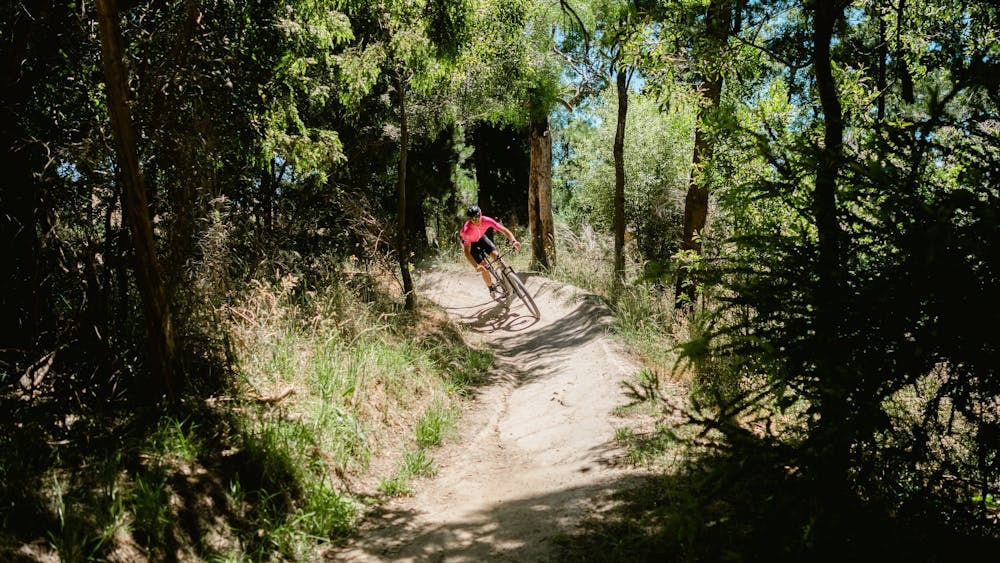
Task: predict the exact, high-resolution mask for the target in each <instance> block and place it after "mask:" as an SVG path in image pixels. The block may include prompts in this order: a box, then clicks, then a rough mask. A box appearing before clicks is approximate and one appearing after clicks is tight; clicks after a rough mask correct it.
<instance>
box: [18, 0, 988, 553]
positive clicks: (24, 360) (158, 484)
mask: <svg viewBox="0 0 1000 563" xmlns="http://www.w3.org/2000/svg"><path fill="white" fill-rule="evenodd" d="M0 21H2V26H0V28H2V35H0V38H2V40H0V64H2V65H3V72H2V78H0V80H2V81H3V83H2V86H0V143H2V145H3V146H2V147H0V159H2V162H0V169H2V170H4V172H5V181H4V182H3V183H2V185H0V212H2V213H0V236H2V239H3V241H4V245H5V248H6V249H7V251H6V253H5V256H6V259H5V260H4V263H5V267H4V268H3V269H2V271H0V338H2V340H0V411H2V412H3V415H2V417H0V418H2V425H3V428H2V431H0V523H2V532H0V557H2V558H11V559H13V558H15V557H21V558H22V559H24V560H34V559H41V558H43V556H44V554H46V553H55V554H57V555H58V557H60V558H61V559H63V560H74V561H75V560H104V559H109V558H111V559H114V558H119V559H122V560H127V559H134V558H146V559H150V560H175V559H184V558H191V559H205V560H208V559H220V560H223V559H224V560H230V559H238V560H242V559H249V560H309V559H313V558H315V556H316V553H317V550H318V549H321V548H320V547H317V546H322V545H324V544H329V543H335V542H337V541H341V540H343V538H345V537H348V536H349V535H350V534H351V533H353V530H354V526H355V524H356V518H357V517H358V514H359V513H360V512H361V511H362V508H361V507H362V506H363V505H364V504H365V503H366V502H375V501H373V500H371V499H361V498H358V497H357V496H355V495H352V490H351V486H350V484H351V483H352V482H353V480H356V479H359V478H360V477H359V476H360V475H364V474H365V472H366V471H367V470H368V469H369V464H370V462H371V459H372V458H373V457H376V456H377V455H378V454H379V452H380V450H381V449H383V448H389V447H393V448H394V447H396V445H395V444H393V445H392V446H389V445H387V444H389V443H390V442H387V441H386V442H382V441H380V439H381V438H379V437H378V436H379V432H378V431H376V430H375V429H374V428H375V426H368V425H369V424H371V425H375V424H376V422H375V421H377V420H379V419H381V420H383V421H384V420H387V419H398V420H400V421H406V423H407V424H410V426H417V427H419V424H417V422H418V421H417V419H418V418H419V417H420V416H421V413H426V412H431V411H432V410H433V409H437V408H440V409H441V410H440V412H442V413H444V412H452V411H451V410H449V409H450V407H448V406H447V405H448V404H449V401H453V400H454V401H458V400H460V399H461V397H463V396H465V395H467V393H468V389H469V388H471V387H474V386H475V385H478V384H481V383H482V381H481V378H482V374H483V372H484V371H485V370H487V369H488V367H489V362H490V359H489V353H488V351H483V350H477V349H475V347H474V346H470V345H469V344H468V343H467V342H466V341H465V340H464V339H463V337H462V335H461V334H460V333H458V332H457V331H456V330H455V329H454V327H450V326H448V325H447V323H445V322H443V321H442V320H441V316H440V314H439V313H436V312H434V311H433V310H432V308H431V307H429V306H428V305H427V304H426V303H423V302H422V301H421V300H420V295H419V292H418V291H417V290H416V289H415V284H414V281H413V279H412V278H413V276H414V275H419V272H420V269H421V268H426V267H433V264H434V261H435V260H440V259H442V258H441V257H442V256H445V257H454V256H457V255H458V254H459V253H460V249H459V247H458V239H457V232H458V229H459V228H460V226H461V224H462V222H463V221H464V209H465V208H466V206H468V205H469V204H472V203H478V204H480V205H481V206H482V207H483V209H484V211H485V213H486V214H487V215H490V216H493V217H496V218H498V219H500V220H501V221H502V222H503V223H505V224H507V225H510V226H513V227H515V228H516V229H517V231H518V233H523V234H519V236H520V237H521V240H522V241H523V242H524V248H525V250H526V251H527V253H528V254H529V256H527V257H526V258H525V260H527V261H530V262H528V264H527V267H528V268H530V269H531V270H533V271H536V272H538V273H539V275H548V276H551V277H553V278H559V279H563V280H565V281H569V282H571V283H576V284H579V285H581V286H582V287H584V288H585V289H587V290H588V291H592V292H594V293H596V294H598V295H600V296H601V298H602V299H604V300H605V302H606V303H608V305H609V306H610V307H611V308H612V310H613V311H614V312H615V314H616V316H617V318H618V319H619V321H618V323H619V325H621V324H628V323H629V322H633V323H635V326H638V325H639V324H641V330H640V335H641V338H640V340H645V341H649V342H654V343H655V344H654V345H651V346H655V347H656V348H657V349H652V348H650V349H643V350H641V351H640V352H639V353H640V354H641V355H642V357H643V360H644V362H645V365H646V369H644V371H643V374H642V375H641V378H640V380H638V381H637V383H636V384H635V386H634V387H631V389H630V391H631V396H632V398H633V399H634V400H635V401H636V402H637V403H644V404H647V405H651V406H652V408H654V409H655V411H656V412H657V413H658V414H657V415H658V416H660V417H662V420H663V421H666V420H671V421H676V420H678V417H679V418H680V419H681V420H683V423H679V424H675V423H671V424H666V423H665V422H664V423H663V424H660V425H658V426H657V429H656V430H654V431H651V432H649V433H646V434H644V435H641V436H634V437H633V439H632V441H631V442H630V446H631V447H634V448H639V449H641V448H654V447H655V448H679V449H682V450H683V451H684V452H685V454H684V456H683V461H682V462H678V463H676V464H673V465H672V466H669V467H665V466H656V470H657V471H658V472H659V474H661V475H662V478H660V479H654V480H651V482H650V483H649V485H648V490H643V491H641V492H640V493H639V494H638V496H637V497H636V498H632V499H629V500H628V502H626V510H625V512H623V514H622V515H621V516H620V518H618V519H614V521H609V522H607V523H604V524H600V523H595V524H594V526H593V528H592V530H591V531H592V532H593V533H592V535H590V536H587V537H583V538H577V539H576V543H572V544H571V545H569V546H568V547H567V550H568V551H567V558H568V559H586V558H588V557H589V558H596V559H601V560H605V556H606V557H607V558H608V559H617V560H677V561H694V560H719V559H721V558H728V559H734V560H748V561H753V560H768V561H773V560H803V559H810V560H811V559H815V558H820V559H830V560H843V559H846V558H852V559H861V560H881V559H887V558H902V557H907V558H911V559H915V560H920V561H941V560H961V559H964V558H965V556H966V555H969V556H971V554H974V553H981V552H983V550H992V551H994V552H995V551H996V549H997V547H998V539H1000V538H998V534H997V530H998V519H1000V500H998V498H997V496H998V494H1000V456H998V452H1000V377H998V374H997V367H998V366H1000V350H998V348H1000V339H998V337H997V331H996V329H995V328H994V327H995V326H997V325H998V324H1000V283H998V281H1000V249H998V248H1000V247H998V246H997V244H996V243H997V242H998V241H1000V178H998V174H1000V166H998V162H1000V41H998V36H997V35H998V31H997V30H1000V8H997V7H995V6H994V5H993V4H992V3H988V2H973V3H967V2H958V1H955V0H892V1H889V0H870V1H865V2H846V1H841V0H836V1H830V2H823V1H816V0H813V1H784V0H777V1H772V2H759V1H754V0H681V1H670V2H668V1H656V0H547V1H533V0H385V1H383V2H369V1H367V0H339V1H335V0H329V1H324V0H289V1H274V0H250V1H247V2H232V1H225V0H218V1H212V0H180V1H175V2H163V1H151V2H140V1H135V0H97V1H96V2H85V1H75V2H74V1H70V2H56V1H53V0H38V1H35V2H19V1H10V2H4V3H3V4H0ZM588 241H590V242H588ZM595 241H596V242H595ZM637 312H639V313H637ZM630 319H631V320H630ZM640 321H641V323H640ZM633 334H634V333H633ZM678 335H682V336H678ZM407 366H409V367H407ZM413 366H416V368H413ZM414 372H416V374H417V375H414ZM366 374H367V375H366ZM372 374H377V377H375V376H373V375H372ZM366 377H368V379H369V380H370V379H372V378H373V377H375V379H378V381H379V383H378V385H380V386H381V387H378V389H380V390H381V391H379V392H383V391H384V394H385V396H381V395H378V396H376V395H377V393H376V391H375V387H371V388H367V387H365V386H364V385H366V384H371V385H375V384H374V383H370V382H369V383H365V378H366ZM411 377H419V378H421V379H412V380H411V379H409V378H411ZM298 378H301V379H298ZM423 378H426V379H423ZM668 379H670V380H675V381H682V382H683V383H684V385H685V388H686V389H688V391H689V392H688V394H687V396H685V397H683V398H678V397H670V396H667V395H666V394H664V393H663V392H662V388H661V386H660V385H659V383H660V382H662V381H666V380H668ZM429 381H433V382H434V383H433V384H432V383H428V382H429ZM306 389H309V391H306ZM428 389H434V390H433V391H428ZM293 390H294V391H293ZM415 390H416V391H415ZM394 393H395V394H394ZM291 394H294V395H295V396H297V397H309V398H310V399H309V401H311V402H310V404H311V405H312V407H311V408H315V410H313V411H310V414H309V415H307V416H306V417H305V419H306V420H305V421H303V420H298V419H296V418H295V417H289V416H285V414H283V413H281V412H280V410H281V408H282V404H284V403H283V401H285V399H286V398H287V397H288V396H289V395H291ZM415 396H419V397H422V398H421V399H420V402H419V403H413V404H407V402H406V399H405V398H406V397H415ZM313 399H315V400H313ZM379 401H381V402H379ZM427 409H431V410H427ZM433 412H439V411H433ZM421 420H423V419H421ZM386 433H387V434H389V432H386ZM385 439H386V440H388V438H385ZM421 440H422V441H421ZM417 442H418V443H419V445H420V446H421V448H422V447H423V446H424V445H433V444H436V443H439V442H440V437H437V438H426V437H424V438H421V437H420V434H419V430H418V435H417ZM668 444H669V445H668ZM423 451H424V450H423V449H417V450H413V452H423ZM410 453H412V452H409V451H408V452H407V456H409V455H410ZM413 455H417V456H418V454H416V453H414V454H413ZM419 455H422V454H419ZM418 457H419V456H418ZM406 459H407V460H408V461H411V462H412V461H419V460H413V459H411V458H410V457H406ZM411 465H414V466H419V463H415V464H411ZM408 467H409V466H408ZM411 473H412V474H418V473H419V472H418V471H416V470H415V469H414V470H412V471H410V473H405V475H410V474H411ZM400 475H404V474H403V473H400V474H399V475H397V477H399V476H400ZM405 475H404V476H405ZM405 490H406V482H405V479H401V478H400V479H396V480H392V479H390V480H387V481H385V482H383V484H382V487H381V491H382V492H383V493H385V494H390V495H391V494H403V493H405ZM206 499H208V500H206ZM213 519H214V520H213ZM220 522H221V523H222V524H220ZM220 530H225V531H220ZM216 536H218V537H216ZM609 538H613V539H609Z"/></svg>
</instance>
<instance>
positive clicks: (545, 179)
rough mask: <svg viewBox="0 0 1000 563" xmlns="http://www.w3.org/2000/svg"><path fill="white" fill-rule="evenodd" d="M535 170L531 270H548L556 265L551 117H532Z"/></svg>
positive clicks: (531, 179)
mask: <svg viewBox="0 0 1000 563" xmlns="http://www.w3.org/2000/svg"><path fill="white" fill-rule="evenodd" d="M528 137H529V143H530V146H531V169H530V172H529V174H528V225H529V228H530V230H531V268H532V269H542V270H547V269H549V268H551V267H552V266H555V264H556V248H555V227H554V220H553V218H552V136H551V135H550V134H549V118H548V116H547V115H542V116H535V115H532V117H531V123H530V124H529V126H528Z"/></svg>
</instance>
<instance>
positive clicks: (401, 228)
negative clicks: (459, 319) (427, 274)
mask: <svg viewBox="0 0 1000 563" xmlns="http://www.w3.org/2000/svg"><path fill="white" fill-rule="evenodd" d="M396 88H397V93H398V94H399V180H398V183H397V186H396V193H397V195H398V196H399V206H398V208H397V213H396V220H397V226H398V228H397V232H396V254H397V257H398V260H399V274H400V276H401V277H402V279H403V295H404V296H405V299H406V301H405V304H404V306H403V308H404V309H405V310H407V311H412V310H413V306H414V292H413V278H412V277H410V253H409V248H408V244H407V238H408V236H407V231H406V228H407V225H406V152H407V147H408V145H409V142H410V140H409V139H410V133H409V128H408V127H409V124H408V122H407V119H406V78H405V77H404V76H403V71H402V70H399V71H398V72H397V74H396Z"/></svg>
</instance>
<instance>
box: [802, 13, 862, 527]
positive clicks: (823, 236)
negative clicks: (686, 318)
mask: <svg viewBox="0 0 1000 563" xmlns="http://www.w3.org/2000/svg"><path fill="white" fill-rule="evenodd" d="M842 16H843V8H842V7H840V6H838V3H833V2H816V3H815V4H814V14H813V49H814V53H813V67H814V72H815V74H816V89H817V92H818V94H819V99H820V106H821V107H822V110H823V128H824V131H823V146H822V148H821V149H820V151H819V158H818V160H817V163H816V184H815V188H814V190H813V202H812V203H813V212H814V213H815V221H816V231H817V235H818V238H819V257H818V263H817V270H818V271H817V274H818V278H819V279H818V281H817V288H816V292H815V297H814V299H815V302H814V306H815V311H816V313H815V315H816V317H815V323H816V324H815V326H816V334H815V338H816V340H817V341H818V342H821V343H823V347H822V350H823V352H821V353H820V354H819V356H820V357H818V358H816V366H815V368H814V369H815V370H816V376H817V377H818V378H819V383H820V385H819V389H818V392H819V397H818V401H817V403H818V404H817V405H816V409H817V412H818V413H819V421H818V423H817V427H816V429H815V432H814V439H815V442H816V444H817V451H816V452H815V454H816V459H815V460H814V463H815V465H816V468H815V469H816V473H817V477H818V480H819V482H820V483H821V484H822V485H821V488H822V490H823V491H824V492H825V496H826V498H825V499H824V502H823V503H822V506H823V507H824V512H825V513H826V514H830V515H831V516H829V517H824V516H823V515H822V514H821V515H820V518H819V519H818V523H817V531H816V533H817V534H818V535H820V536H823V535H825V534H836V531H830V528H829V527H830V526H836V525H837V524H836V522H835V521H834V520H835V519H836V518H838V516H839V515H840V514H842V511H841V510H840V508H839V507H840V503H842V502H845V501H846V500H847V499H848V498H850V487H849V475H848V473H849V470H848V468H849V466H850V449H851V444H852V442H853V437H854V435H855V434H854V429H855V428H856V427H857V425H856V423H853V422H851V419H852V418H854V417H853V413H852V410H853V409H852V407H851V402H850V395H851V391H852V388H853V385H852V382H851V378H850V376H849V375H848V374H847V373H846V371H845V369H844V363H843V358H842V357H840V354H843V350H844V349H843V347H842V346H841V345H840V342H841V338H840V329H839V323H840V314H841V310H842V303H843V294H842V291H841V287H842V284H841V273H840V263H841V258H840V244H841V243H840V239H841V232H840V227H839V225H838V222H837V194H836V189H837V176H838V175H839V173H840V169H841V166H842V164H843V158H844V155H843V144H844V121H843V110H842V107H841V104H840V99H839V98H838V94H837V85H836V82H835V81H834V77H833V70H832V69H833V63H832V61H831V54H830V44H831V41H832V37H833V29H834V26H835V24H836V22H837V20H838V19H839V18H840V17H842ZM834 530H835V528H834ZM825 539H826V540H827V541H830V542H834V541H836V539H834V538H833V537H832V536H831V537H827V538H825ZM821 541H822V538H821Z"/></svg>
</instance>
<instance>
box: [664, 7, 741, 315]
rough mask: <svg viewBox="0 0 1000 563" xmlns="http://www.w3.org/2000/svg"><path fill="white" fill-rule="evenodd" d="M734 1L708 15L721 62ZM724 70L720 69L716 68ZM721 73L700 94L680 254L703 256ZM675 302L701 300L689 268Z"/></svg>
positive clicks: (680, 279)
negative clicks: (709, 125) (704, 173)
mask: <svg viewBox="0 0 1000 563" xmlns="http://www.w3.org/2000/svg"><path fill="white" fill-rule="evenodd" d="M732 13H733V9H732V0H712V2H711V4H710V5H709V7H708V14H707V15H706V27H707V29H706V33H707V36H708V38H709V40H710V41H711V42H712V43H713V44H714V49H715V52H714V53H713V54H712V56H715V57H716V58H717V59H719V58H721V56H722V54H721V48H722V46H723V45H724V44H725V42H726V40H727V38H728V36H729V33H730V27H731V24H732ZM717 66H719V67H721V64H720V65H717ZM722 80H723V79H722V70H721V68H720V69H718V70H712V71H710V72H709V74H708V75H707V77H706V78H705V80H704V81H703V82H702V83H701V87H700V90H701V91H702V92H704V97H705V98H704V100H703V101H702V105H701V109H700V110H699V111H698V125H697V127H696V128H695V134H694V157H693V159H692V161H691V177H690V180H689V183H688V191H687V196H686V197H685V199H684V231H683V233H682V236H681V245H680V248H681V250H682V251H683V250H687V251H693V252H694V253H696V254H698V255H700V254H701V252H702V244H701V237H702V235H703V234H704V232H705V225H706V224H707V223H708V195H709V194H708V187H707V186H706V185H705V181H704V179H703V178H702V177H701V168H702V167H703V166H704V165H705V164H706V163H708V162H709V161H710V160H711V158H712V150H713V147H712V144H711V143H710V142H709V139H708V135H707V133H706V132H705V122H706V119H707V117H708V115H709V114H711V113H712V112H713V111H715V109H716V108H717V107H719V101H720V100H721V99H722ZM674 295H675V296H676V301H677V303H678V304H680V305H682V306H689V305H691V304H693V303H694V302H695V300H696V299H697V297H698V288H697V286H696V284H695V283H694V281H693V280H692V279H691V271H690V269H689V268H688V267H687V266H683V265H682V266H681V267H680V268H678V270H677V283H676V285H675V287H674Z"/></svg>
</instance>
